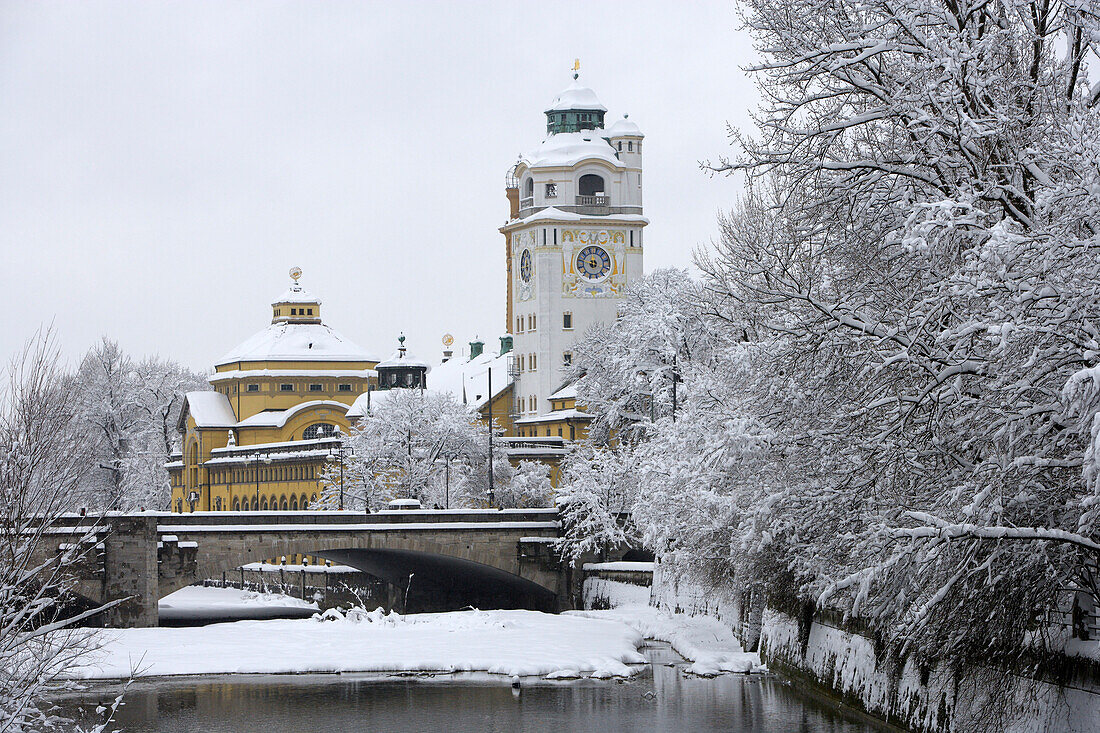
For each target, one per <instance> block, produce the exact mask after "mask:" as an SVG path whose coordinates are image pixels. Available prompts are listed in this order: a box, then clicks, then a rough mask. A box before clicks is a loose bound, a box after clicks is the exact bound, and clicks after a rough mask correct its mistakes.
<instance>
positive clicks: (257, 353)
mask: <svg viewBox="0 0 1100 733" xmlns="http://www.w3.org/2000/svg"><path fill="white" fill-rule="evenodd" d="M235 361H375V362H376V361H378V359H377V358H376V357H373V356H371V355H370V354H368V353H367V352H365V351H363V349H361V348H360V347H359V346H358V345H356V344H355V343H354V342H353V341H351V340H350V339H348V338H347V337H346V336H343V335H341V334H340V333H338V332H337V331H335V330H333V329H332V328H330V327H329V326H326V325H324V324H323V323H272V324H271V325H270V326H268V327H267V328H265V329H264V330H262V331H260V332H259V333H257V334H255V335H253V336H252V337H251V338H248V339H246V340H245V341H244V342H243V343H241V344H239V345H238V346H236V347H235V348H233V349H230V350H229V352H228V353H227V354H225V356H223V357H222V358H221V359H219V360H218V362H217V366H221V365H223V364H230V363H232V362H235Z"/></svg>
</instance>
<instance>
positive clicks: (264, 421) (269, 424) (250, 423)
mask: <svg viewBox="0 0 1100 733" xmlns="http://www.w3.org/2000/svg"><path fill="white" fill-rule="evenodd" d="M314 407H331V408H333V409H334V410H337V411H339V412H340V414H344V411H345V410H347V409H348V406H347V405H345V404H344V403H343V402H337V401H336V400H310V401H309V402H301V403H299V404H297V405H295V406H294V407H291V408H290V409H289V410H265V411H263V412H257V413H256V414H255V415H252V416H251V417H246V418H245V419H244V420H241V421H240V422H239V423H236V427H240V428H281V427H283V426H284V425H286V421H287V420H289V419H290V418H292V417H294V416H295V415H297V414H298V413H299V412H301V411H302V410H308V409H311V408H314Z"/></svg>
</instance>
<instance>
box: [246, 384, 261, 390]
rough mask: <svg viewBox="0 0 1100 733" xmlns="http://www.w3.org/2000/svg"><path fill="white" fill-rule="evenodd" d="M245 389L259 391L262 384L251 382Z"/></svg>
mask: <svg viewBox="0 0 1100 733" xmlns="http://www.w3.org/2000/svg"><path fill="white" fill-rule="evenodd" d="M245 389H246V390H247V391H249V392H259V391H260V385H258V384H250V385H248V386H247V387H246V388H245Z"/></svg>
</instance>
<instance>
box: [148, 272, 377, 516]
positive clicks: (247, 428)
mask: <svg viewBox="0 0 1100 733" xmlns="http://www.w3.org/2000/svg"><path fill="white" fill-rule="evenodd" d="M300 276H301V271H300V270H298V269H297V268H295V270H292V271H291V277H292V278H293V279H294V284H293V285H292V286H291V287H290V288H289V289H288V290H287V291H286V292H284V293H283V294H282V295H280V296H279V297H278V298H276V299H275V301H274V302H273V303H272V304H271V309H272V311H271V312H272V317H271V323H270V325H269V326H268V327H267V328H265V329H264V330H262V331H260V332H259V333H257V334H255V335H254V336H252V337H251V338H249V339H247V340H246V341H244V342H243V343H241V344H240V345H238V346H237V347H236V348H234V349H232V350H230V351H229V352H228V353H227V354H226V355H225V356H223V357H222V358H221V359H219V360H218V363H217V364H216V365H215V366H214V373H213V374H212V375H211V376H210V384H211V386H212V387H213V390H212V391H204V392H189V393H188V394H187V395H186V396H185V401H184V406H183V410H182V412H181V414H180V422H179V428H180V431H181V433H183V440H182V446H181V452H180V454H179V455H178V456H176V457H175V458H177V460H174V461H172V462H171V463H169V464H168V472H169V476H170V479H171V484H172V507H171V508H172V511H175V512H190V511H248V510H251V511H264V510H275V509H278V510H298V509H305V508H307V507H308V506H309V504H310V503H312V502H313V501H314V500H316V498H317V496H318V495H319V493H320V483H319V482H320V478H321V475H322V473H323V471H324V468H325V465H326V464H327V463H328V462H330V461H332V460H333V459H334V458H335V457H337V456H338V455H339V450H340V437H339V436H340V434H341V433H342V434H344V435H346V434H348V432H349V431H350V429H351V423H350V422H349V420H348V417H347V412H348V409H349V407H350V406H351V405H352V404H353V403H354V402H355V400H356V399H357V398H359V397H360V396H361V395H363V394H364V393H366V392H367V391H368V390H369V389H371V388H373V387H375V386H377V373H376V372H375V371H374V367H375V366H376V365H377V364H378V359H377V358H374V357H372V356H370V355H369V354H367V353H366V352H364V351H363V350H362V349H361V348H359V347H358V346H357V345H355V344H354V343H353V342H351V341H350V340H349V339H347V338H345V337H344V336H342V335H341V334H339V333H338V332H337V331H335V330H334V329H332V328H330V327H329V326H327V325H325V324H324V322H323V320H322V317H321V301H320V300H319V299H318V298H316V297H315V296H313V295H312V294H311V293H309V292H308V291H306V290H305V289H303V288H302V287H301V286H300V285H299V284H298V278H299V277H300Z"/></svg>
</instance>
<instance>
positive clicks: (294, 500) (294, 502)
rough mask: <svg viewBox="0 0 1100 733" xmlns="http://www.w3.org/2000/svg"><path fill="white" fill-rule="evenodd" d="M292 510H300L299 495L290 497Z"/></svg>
mask: <svg viewBox="0 0 1100 733" xmlns="http://www.w3.org/2000/svg"><path fill="white" fill-rule="evenodd" d="M290 511H292V512H296V511H298V497H297V496H292V497H290Z"/></svg>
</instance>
